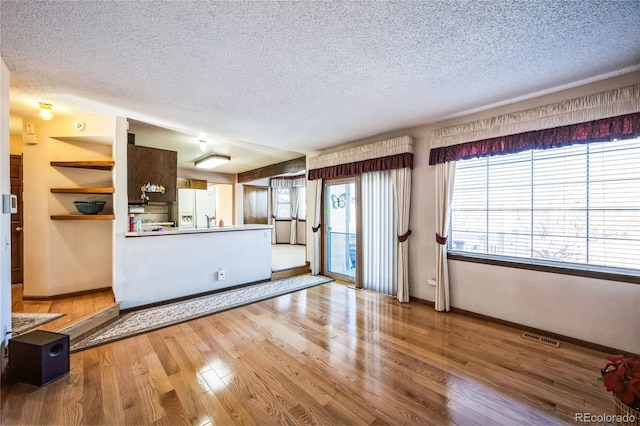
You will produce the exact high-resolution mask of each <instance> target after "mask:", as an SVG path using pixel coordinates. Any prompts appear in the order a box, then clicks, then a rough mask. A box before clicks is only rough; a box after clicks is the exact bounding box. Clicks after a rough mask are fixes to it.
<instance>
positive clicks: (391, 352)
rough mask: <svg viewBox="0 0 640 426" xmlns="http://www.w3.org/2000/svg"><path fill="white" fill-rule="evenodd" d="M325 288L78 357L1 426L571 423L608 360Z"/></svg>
mask: <svg viewBox="0 0 640 426" xmlns="http://www.w3.org/2000/svg"><path fill="white" fill-rule="evenodd" d="M520 334H521V333H520V331H518V330H515V329H511V328H508V327H504V326H499V325H494V324H489V323H486V322H483V321H479V320H477V319H472V318H469V317H465V316H461V315H458V314H453V313H446V314H445V313H436V312H435V311H434V310H433V308H432V307H429V306H426V305H421V304H418V303H410V304H399V303H397V301H396V300H395V299H392V298H389V297H385V296H381V295H379V294H376V293H373V292H369V291H358V290H352V289H348V288H347V287H346V286H345V285H342V284H339V283H329V284H325V285H322V286H318V287H314V288H311V289H308V290H305V291H300V292H297V293H294V294H290V295H285V296H281V297H278V298H274V299H271V300H267V301H263V302H260V303H256V304H253V305H249V306H245V307H241V308H237V309H233V310H230V311H226V312H223V313H219V314H215V315H212V316H209V317H205V318H201V319H198V320H195V321H191V322H187V323H183V324H180V325H177V326H173V327H170V328H165V329H162V330H158V331H155V332H151V333H148V334H144V335H140V336H137V337H134V338H130V339H126V340H122V341H119V342H116V343H112V344H109V345H105V346H101V347H98V348H94V349H90V350H87V351H84V352H80V353H77V354H72V355H71V373H70V375H68V376H66V377H64V378H62V379H60V380H58V381H56V382H54V383H52V384H50V385H48V386H46V387H44V388H37V387H34V386H29V385H25V384H20V383H18V384H13V385H10V386H4V387H3V389H2V395H1V396H2V400H1V408H2V414H1V416H2V422H3V423H4V424H18V423H21V424H64V425H68V424H155V423H157V424H198V425H205V424H223V425H227V424H260V425H262V424H329V425H343V424H358V425H364V424H393V425H398V424H438V425H442V424H468V425H494V424H504V425H514V424H536V425H540V424H565V423H571V422H572V420H573V415H574V413H576V412H580V413H582V412H589V413H593V414H602V413H608V414H611V413H612V409H613V404H612V402H611V401H610V399H609V396H608V394H607V393H606V391H605V390H604V388H603V387H602V384H601V383H599V382H598V381H597V377H598V375H599V369H600V367H602V366H603V364H604V362H603V360H604V356H605V354H604V353H600V352H597V351H593V350H589V349H584V348H580V347H576V346H572V345H570V344H563V345H562V346H561V347H560V348H557V349H556V348H553V347H548V346H544V345H541V344H538V343H534V342H530V341H527V340H524V339H522V338H521V337H520Z"/></svg>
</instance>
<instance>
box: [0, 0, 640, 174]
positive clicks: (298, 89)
mask: <svg viewBox="0 0 640 426" xmlns="http://www.w3.org/2000/svg"><path fill="white" fill-rule="evenodd" d="M0 14H1V27H0V31H1V32H0V40H1V54H2V57H3V59H4V61H5V63H6V64H7V66H8V67H9V70H10V71H11V73H12V74H11V93H10V97H11V113H12V114H14V115H18V116H28V117H32V116H33V114H34V111H35V106H36V105H37V101H46V102H51V103H53V104H54V105H55V109H54V113H56V114H58V115H79V114H118V115H123V116H126V117H130V118H133V119H135V120H137V121H142V122H147V123H153V124H157V125H160V126H164V127H169V128H173V129H181V130H182V132H183V133H184V134H187V135H189V137H192V138H193V139H192V143H193V144H194V149H197V142H196V141H197V139H198V135H199V134H200V133H203V134H205V135H206V136H207V138H208V139H209V140H213V141H214V142H215V144H217V145H216V146H217V148H219V149H221V150H224V149H225V148H226V149H228V150H229V151H231V150H234V149H237V150H238V152H237V153H236V155H232V157H233V159H232V162H231V163H229V168H228V169H227V171H230V172H240V171H244V170H248V169H251V168H254V167H257V166H259V165H267V164H272V163H274V162H279V161H284V160H287V159H290V158H295V157H297V156H299V154H298V152H303V153H308V152H313V151H316V150H321V149H325V148H328V147H332V146H336V145H339V144H341V143H345V142H348V141H352V140H356V139H359V138H363V137H367V136H371V135H375V134H378V133H383V132H388V131H393V130H397V129H401V128H405V127H410V126H414V125H419V124H424V123H430V122H435V121H439V120H442V119H444V118H448V117H452V116H456V115H462V114H463V113H466V112H470V111H475V110H480V109H486V108H488V107H491V106H495V105H499V104H504V103H509V102H512V101H514V100H516V99H523V98H527V97H533V96H535V95H538V94H541V93H546V92H551V91H555V90H558V89H560V88H567V87H572V86H577V85H580V84H583V83H586V82H589V81H595V80H598V79H602V78H606V77H610V76H614V75H618V74H623V73H626V72H631V71H635V70H638V69H640V30H639V28H640V2H639V1H637V0H634V1H579V2H578V1H558V0H552V1H546V0H540V1H531V2H527V1H498V0H495V1H485V2H471V1H458V0H455V1H422V2H386V1H379V2H373V1H371V2H369V1H366V2H341V1H339V2H241V1H237V2H236V1H234V2H223V1H219V2H218V1H216V2H214V1H189V2H187V1H172V2H164V1H162V2H161V1H147V2H142V1H126V2H124V1H99V2H75V1H74V2H71V1H59V2H49V1H47V2H44V1H41V2H35V1H10V0H1V1H0ZM185 143H186V142H185ZM258 145H262V146H267V147H271V148H269V149H265V148H262V149H261V150H260V149H258V148H257V146H258ZM276 148H277V149H276ZM256 149H258V152H255V150H256ZM267 152H268V153H270V154H267ZM185 155H186V154H185ZM245 156H248V157H247V158H244V157H245ZM185 158H186V157H185ZM243 158H244V159H243ZM236 159H237V161H236ZM241 159H243V160H242V161H240V160H241ZM189 161H191V160H189ZM233 163H235V164H233ZM221 171H222V170H221Z"/></svg>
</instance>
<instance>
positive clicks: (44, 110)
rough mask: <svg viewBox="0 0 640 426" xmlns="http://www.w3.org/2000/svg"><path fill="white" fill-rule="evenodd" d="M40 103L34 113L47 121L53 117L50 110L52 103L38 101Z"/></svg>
mask: <svg viewBox="0 0 640 426" xmlns="http://www.w3.org/2000/svg"><path fill="white" fill-rule="evenodd" d="M38 104H39V105H40V109H39V110H38V111H37V112H36V115H37V116H38V117H40V118H42V119H43V120H44V121H49V120H51V119H52V118H53V113H52V112H51V110H52V109H53V104H48V103H45V102H38Z"/></svg>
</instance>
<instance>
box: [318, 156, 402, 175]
mask: <svg viewBox="0 0 640 426" xmlns="http://www.w3.org/2000/svg"><path fill="white" fill-rule="evenodd" d="M405 167H407V168H410V169H413V154H412V153H410V152H405V153H403V154H397V155H389V156H388V157H380V158H372V159H370V160H362V161H356V162H355V163H347V164H338V165H336V166H328V167H322V168H319V169H311V170H309V180H315V179H338V178H345V177H352V176H356V175H359V174H362V173H370V172H379V171H381V170H392V169H403V168H405Z"/></svg>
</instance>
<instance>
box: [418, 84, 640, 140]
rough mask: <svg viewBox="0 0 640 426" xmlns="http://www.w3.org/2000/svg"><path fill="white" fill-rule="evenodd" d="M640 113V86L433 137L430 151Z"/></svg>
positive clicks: (437, 131)
mask: <svg viewBox="0 0 640 426" xmlns="http://www.w3.org/2000/svg"><path fill="white" fill-rule="evenodd" d="M638 111H640V84H636V85H632V86H627V87H622V88H618V89H613V90H609V91H606V92H600V93H595V94H591V95H586V96H581V97H577V98H573V99H568V100H565V101H560V102H554V103H552V104H548V105H543V106H540V107H536V108H530V109H526V110H522V111H516V112H513V113H509V114H503V115H499V116H495V117H491V118H487V119H483V120H477V121H472V122H468V123H463V124H459V125H456V126H449V127H443V128H439V129H435V130H433V132H432V133H431V148H440V147H445V146H452V145H457V144H462V143H466V142H471V141H478V140H486V139H493V138H497V137H500V136H505V135H513V134H519V133H525V132H531V131H536V130H541V129H550V128H554V127H559V126H566V125H570V124H578V123H585V122H588V121H593V120H599V119H601V118H607V117H615V116H619V115H625V114H631V113H634V112H638Z"/></svg>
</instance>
